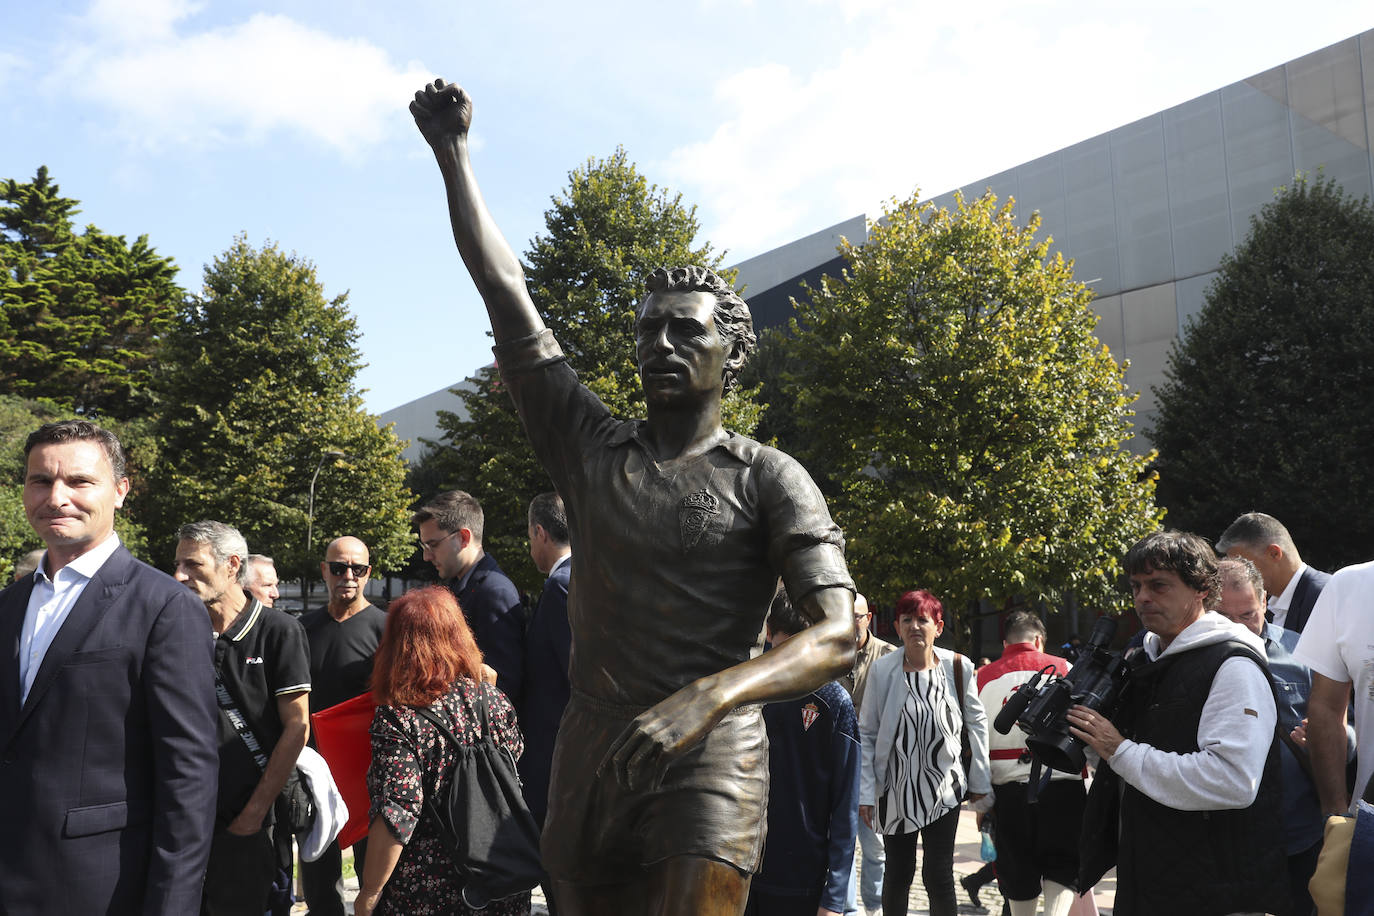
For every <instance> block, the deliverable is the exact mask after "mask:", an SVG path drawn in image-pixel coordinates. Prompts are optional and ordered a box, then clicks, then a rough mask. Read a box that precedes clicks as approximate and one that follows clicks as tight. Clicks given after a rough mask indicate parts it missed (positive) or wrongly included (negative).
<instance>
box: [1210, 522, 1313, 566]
mask: <svg viewBox="0 0 1374 916" xmlns="http://www.w3.org/2000/svg"><path fill="white" fill-rule="evenodd" d="M1238 544H1244V545H1245V546H1247V547H1259V548H1264V547H1268V546H1269V545H1270V544H1278V545H1279V546H1280V547H1282V548H1283V552H1284V553H1291V554H1293V555H1295V556H1296V555H1297V552H1298V549H1297V547H1296V546H1294V544H1293V536H1292V535H1291V534H1289V533H1288V529H1287V528H1285V527H1284V524H1283V522H1281V521H1279V520H1278V519H1276V518H1274V516H1272V515H1265V514H1264V513H1263V512H1247V513H1245V514H1244V515H1242V516H1240V517H1239V518H1237V519H1236V520H1235V521H1234V522H1232V523H1231V524H1230V525H1228V526H1227V528H1226V530H1225V531H1223V532H1222V533H1221V537H1220V538H1218V539H1217V550H1219V551H1221V552H1222V553H1226V552H1227V551H1228V550H1230V549H1231V548H1232V547H1235V546H1236V545H1238Z"/></svg>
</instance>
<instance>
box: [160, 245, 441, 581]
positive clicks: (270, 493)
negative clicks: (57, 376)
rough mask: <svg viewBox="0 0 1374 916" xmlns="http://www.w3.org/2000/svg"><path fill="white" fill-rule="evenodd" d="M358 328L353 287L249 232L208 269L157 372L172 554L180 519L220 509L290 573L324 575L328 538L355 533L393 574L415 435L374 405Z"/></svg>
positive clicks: (403, 544) (164, 544) (163, 506)
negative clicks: (362, 380) (331, 281)
mask: <svg viewBox="0 0 1374 916" xmlns="http://www.w3.org/2000/svg"><path fill="white" fill-rule="evenodd" d="M357 337H358V329H357V324H356V322H355V320H354V319H353V316H352V315H351V314H350V313H349V311H348V309H347V296H346V295H339V296H336V297H334V298H333V299H328V300H327V299H326V298H325V294H324V288H323V286H322V284H321V283H320V281H319V279H318V278H317V277H316V274H315V268H314V266H313V265H312V264H311V263H310V262H309V261H306V260H303V259H301V258H299V257H297V256H296V255H294V254H291V255H288V254H285V253H283V252H282V251H281V250H279V249H278V248H277V247H276V246H275V245H272V244H267V245H264V246H263V247H262V248H261V249H254V248H253V247H252V246H251V245H249V244H248V242H247V240H246V239H245V238H244V237H242V236H240V237H238V238H236V239H235V241H234V244H233V245H232V246H231V247H230V248H229V250H228V251H226V252H225V253H224V254H222V255H220V256H219V257H218V258H216V259H215V261H214V263H213V264H211V265H209V266H208V267H206V269H205V285H204V289H203V290H202V292H201V293H200V295H198V296H195V297H193V298H191V299H189V300H188V301H187V302H186V304H185V306H184V307H183V308H182V310H181V312H180V314H179V316H178V319H177V322H176V325H175V326H174V327H173V329H172V330H171V332H169V334H168V335H167V339H166V347H165V354H166V357H165V359H166V362H165V366H164V371H163V372H162V373H161V374H160V376H159V377H158V379H157V390H158V393H159V396H160V398H161V402H162V403H161V410H160V414H159V418H158V428H157V435H158V448H159V455H158V459H157V462H156V466H155V467H154V469H153V471H154V473H153V477H154V481H155V486H154V487H153V492H152V493H151V494H150V495H151V496H152V497H153V498H152V499H151V500H150V502H151V503H152V506H151V507H150V511H149V514H148V528H149V534H150V537H151V538H153V544H154V549H155V551H156V552H157V554H158V555H159V556H161V557H162V558H164V559H166V558H167V557H169V556H170V555H171V553H172V550H173V548H174V547H175V544H174V542H173V538H174V536H175V531H176V528H177V526H179V525H181V524H182V523H185V522H189V521H195V520H197V519H205V518H213V519H218V520H220V521H223V522H227V523H229V524H232V525H235V526H236V527H238V528H239V529H240V530H241V531H242V532H243V534H244V537H245V538H246V539H247V540H248V545H249V547H250V548H251V549H252V550H253V551H254V552H260V553H266V554H270V555H272V556H273V557H274V558H275V559H276V560H277V564H278V568H279V569H281V570H282V571H283V573H284V575H286V576H289V575H290V574H292V573H301V572H304V573H307V574H308V575H309V577H310V578H314V577H317V576H318V574H319V565H318V564H319V561H320V559H321V557H322V556H323V553H324V545H325V544H327V543H328V541H329V540H331V539H332V538H334V537H337V536H339V535H343V534H352V535H356V536H357V537H359V538H362V540H363V541H364V542H366V543H367V545H368V547H369V548H370V549H371V551H372V561H373V566H374V567H376V568H377V569H379V570H389V569H392V568H395V567H396V566H398V565H400V564H401V563H403V562H404V561H405V559H406V557H407V556H409V554H410V552H411V548H412V546H413V543H414V540H413V538H412V536H411V533H410V525H409V505H410V502H411V493H410V491H409V490H408V489H406V487H405V484H404V476H405V467H404V464H403V462H402V461H401V457H400V450H401V448H402V444H401V443H400V442H398V441H397V440H396V437H395V435H394V434H393V433H392V432H391V429H390V427H388V428H387V429H384V430H383V429H378V428H377V425H376V418H375V417H374V416H372V415H371V414H369V413H367V412H366V411H365V410H364V409H363V404H362V398H361V396H360V395H359V393H358V390H357V388H356V387H355V385H354V380H355V378H356V376H357V373H358V370H359V369H360V368H361V366H362V362H361V354H360V353H359V350H358V348H357V346H356V344H355V341H356V339H357ZM331 452H342V453H344V455H346V456H347V457H344V458H338V457H333V456H330V455H329V453H331ZM317 469H318V470H319V476H318V479H317V480H316V486H315V501H314V510H315V511H314V524H313V532H312V533H313V549H312V550H311V552H310V553H309V554H307V553H306V544H305V542H306V533H307V525H308V523H309V516H308V509H309V506H308V494H309V490H310V482H311V479H312V477H313V476H314V475H315V473H316V470H317Z"/></svg>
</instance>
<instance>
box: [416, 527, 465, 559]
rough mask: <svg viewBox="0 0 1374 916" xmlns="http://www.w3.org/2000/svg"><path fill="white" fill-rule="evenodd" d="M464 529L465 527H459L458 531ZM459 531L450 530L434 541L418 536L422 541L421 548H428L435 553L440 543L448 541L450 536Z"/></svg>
mask: <svg viewBox="0 0 1374 916" xmlns="http://www.w3.org/2000/svg"><path fill="white" fill-rule="evenodd" d="M462 530H463V529H461V528H459V529H458V531H462ZM458 531H450V532H449V533H448V534H446V535H444V536H443V537H441V538H437V539H435V540H433V541H426V540H425V539H424V538H418V539H417V540H419V542H420V549H421V550H428V551H429V552H430V553H433V552H434V551H435V550H437V549H438V547H439V545H440V544H442V543H444V541H447V540H448V539H449V538H451V537H453V536H454V535H455V534H457V533H458Z"/></svg>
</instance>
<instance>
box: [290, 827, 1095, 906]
mask: <svg viewBox="0 0 1374 916" xmlns="http://www.w3.org/2000/svg"><path fill="white" fill-rule="evenodd" d="M978 847H979V836H978V827H977V826H976V825H975V823H974V818H973V814H971V813H970V812H968V811H965V812H964V813H963V815H962V816H961V817H960V818H959V833H958V834H957V836H956V837H955V845H954V875H955V880H956V881H957V880H958V879H959V878H962V877H963V876H965V875H971V874H973V873H974V872H976V871H977V870H978V869H980V868H982V867H983V862H982V860H981V859H980V858H979V857H978ZM855 864H856V867H857V864H858V863H857V861H856V863H855ZM352 865H353V859H352V857H351V856H350V855H348V854H347V853H346V854H345V855H344V870H345V871H350V870H351V869H352ZM344 884H345V887H346V890H347V899H348V912H349V913H350V914H351V913H352V912H353V906H352V903H353V898H354V897H356V896H357V895H358V882H357V879H356V878H351V877H350V878H347V879H345V882H344ZM978 896H979V900H980V901H981V902H982V904H983V906H984V907H985V909H976V908H974V907H973V906H972V905H971V904H970V902H969V899H968V895H967V894H965V893H964V891H963V889H962V888H959V890H958V899H959V912H960V913H970V914H974V913H988V914H990V916H997V914H999V913H1001V912H1002V896H1001V894H999V893H998V892H997V883H996V882H993V883H992V884H989V885H987V886H986V887H984V888H983V890H982V892H981V893H980V894H979V895H978ZM1093 896H1094V898H1095V899H1096V901H1097V906H1098V908H1099V911H1100V912H1101V913H1102V916H1110V914H1111V907H1112V900H1113V898H1115V896H1116V872H1115V871H1112V872H1109V873H1108V874H1107V877H1106V878H1104V879H1103V880H1102V883H1101V884H1099V885H1098V886H1097V887H1096V888H1094V895H1093ZM291 912H292V914H293V916H296V914H304V913H305V912H306V909H305V904H304V903H298V904H296V906H295V907H294V908H293V909H292V910H291ZM548 912H549V911H548V909H547V907H546V906H545V905H544V895H543V894H542V893H541V892H540V890H539V889H538V888H535V891H534V913H535V916H548ZM908 912H909V913H912V914H919V913H927V914H928V913H929V912H930V901H929V900H928V899H927V898H926V893H925V888H923V887H921V872H920V868H919V867H918V868H917V870H916V880H915V881H914V882H913V887H912V889H911V902H910V904H909V910H908Z"/></svg>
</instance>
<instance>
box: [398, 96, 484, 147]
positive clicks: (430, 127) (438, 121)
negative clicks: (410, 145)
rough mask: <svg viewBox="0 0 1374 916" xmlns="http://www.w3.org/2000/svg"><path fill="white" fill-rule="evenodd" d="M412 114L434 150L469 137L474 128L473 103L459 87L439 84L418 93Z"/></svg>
mask: <svg viewBox="0 0 1374 916" xmlns="http://www.w3.org/2000/svg"><path fill="white" fill-rule="evenodd" d="M410 114H411V116H413V117H414V118H415V126H416V127H418V128H420V133H421V134H423V135H424V138H425V140H426V141H428V143H429V145H430V146H434V147H437V146H438V145H439V144H441V143H446V142H451V141H453V140H455V139H457V138H459V137H463V136H466V135H467V132H468V128H469V127H471V126H472V99H471V98H469V97H468V94H467V93H466V92H464V91H463V87H461V86H459V85H457V84H456V83H445V82H444V81H443V80H435V81H434V82H433V83H429V84H427V85H426V86H425V88H423V89H421V90H420V91H419V92H417V93H415V101H413V102H411V103H410Z"/></svg>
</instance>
